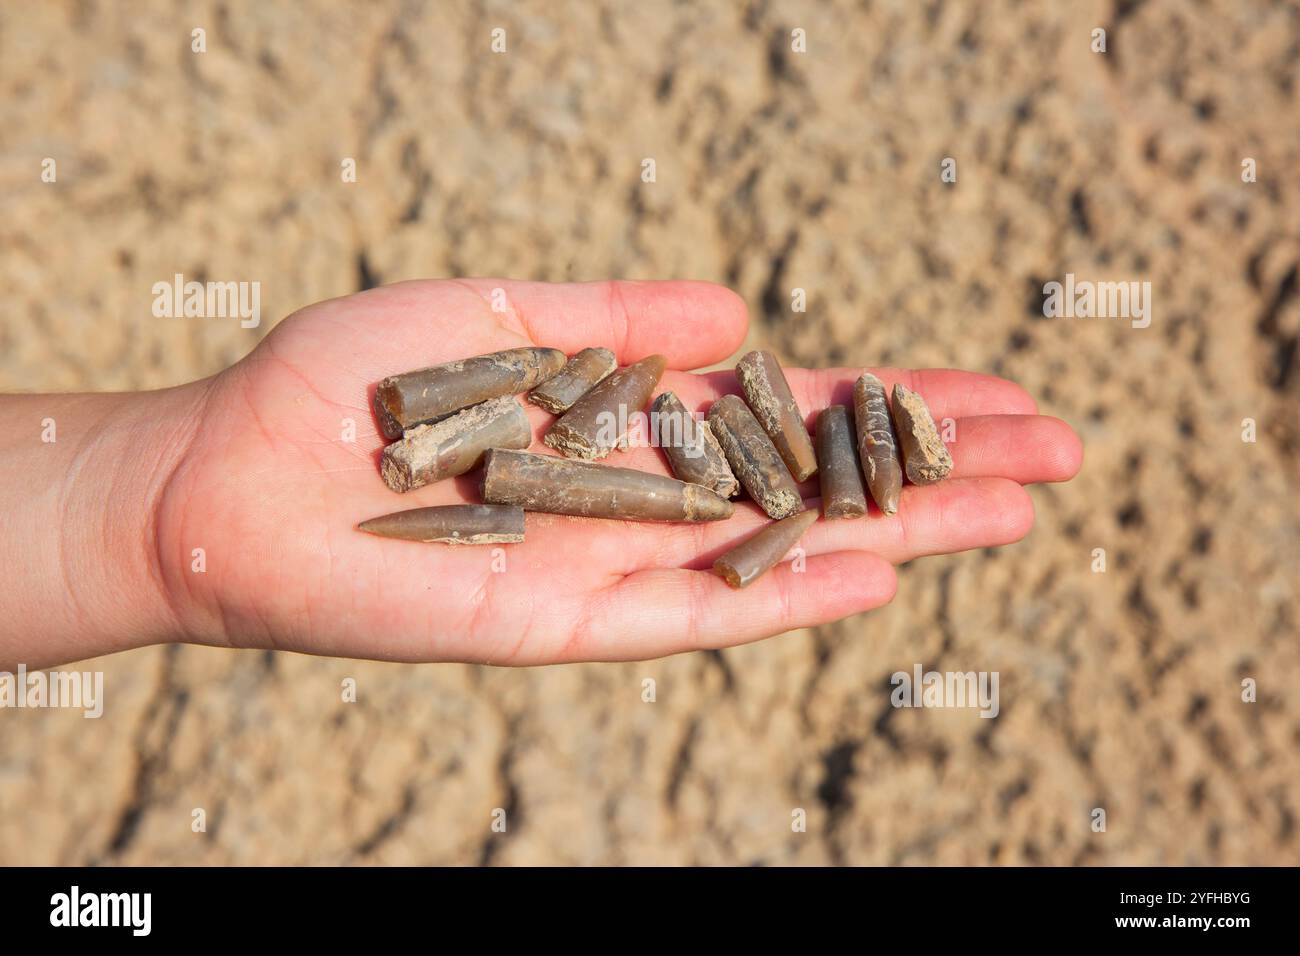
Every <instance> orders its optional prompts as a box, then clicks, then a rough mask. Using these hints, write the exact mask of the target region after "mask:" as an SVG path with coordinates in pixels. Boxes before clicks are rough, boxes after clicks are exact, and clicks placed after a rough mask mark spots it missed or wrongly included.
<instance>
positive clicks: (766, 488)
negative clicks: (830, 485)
mask: <svg viewBox="0 0 1300 956" xmlns="http://www.w3.org/2000/svg"><path fill="white" fill-rule="evenodd" d="M709 425H710V427H711V428H712V429H713V435H714V437H715V438H717V440H718V444H719V445H720V446H722V452H723V454H725V455H726V456H727V462H728V464H730V465H731V470H732V472H733V473H734V474H735V476H736V477H737V478H738V479H740V483H741V484H742V485H744V486H745V490H746V491H747V492H749V496H750V497H751V498H753V499H754V501H756V502H757V503H758V506H759V507H760V508H762V509H763V510H764V511H765V512H767V516H768V517H769V518H786V517H789V516H790V515H792V514H794V513H795V512H798V511H802V510H803V509H804V504H803V498H802V497H801V496H800V494H799V487H798V486H797V485H796V484H795V481H794V478H793V477H791V475H790V469H788V468H787V467H786V466H785V462H784V461H782V460H781V455H780V453H779V452H777V450H776V446H775V445H773V444H772V439H770V438H768V437H767V432H765V431H763V427H762V426H761V425H759V423H758V420H757V419H756V418H754V415H753V413H752V412H751V411H750V410H749V407H748V406H747V405H745V403H744V402H743V401H742V400H741V399H740V398H739V397H738V396H736V395H723V396H722V397H721V398H720V399H718V400H717V401H716V402H714V403H713V407H712V408H710V409H709Z"/></svg>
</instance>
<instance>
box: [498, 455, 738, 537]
mask: <svg viewBox="0 0 1300 956" xmlns="http://www.w3.org/2000/svg"><path fill="white" fill-rule="evenodd" d="M483 500H484V501H486V502H488V503H489V504H503V505H518V506H519V507H521V508H523V509H524V510H525V511H546V512H550V513H551V514H562V515H578V516H580V517H587V518H624V519H627V520H629V521H692V522H694V521H719V520H721V519H723V518H729V517H731V515H732V513H733V511H734V510H735V506H734V505H732V503H731V502H730V501H727V500H726V499H725V498H721V497H719V496H718V495H715V494H714V493H713V492H712V491H710V490H709V489H708V488H705V487H703V486H702V485H692V484H687V483H686V482H684V481H678V480H677V479H676V478H669V477H667V476H666V475H652V474H650V473H649V472H645V471H636V470H634V469H632V468H615V467H613V466H611V465H600V464H596V463H595V462H588V461H570V460H569V459H567V458H561V457H559V456H557V455H537V454H532V453H530V452H525V451H511V450H509V449H501V448H495V449H493V450H492V451H490V452H488V453H487V457H486V460H485V464H484V468H483Z"/></svg>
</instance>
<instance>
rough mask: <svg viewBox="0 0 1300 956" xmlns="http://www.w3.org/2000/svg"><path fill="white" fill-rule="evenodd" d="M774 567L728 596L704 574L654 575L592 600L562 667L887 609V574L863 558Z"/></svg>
mask: <svg viewBox="0 0 1300 956" xmlns="http://www.w3.org/2000/svg"><path fill="white" fill-rule="evenodd" d="M801 566H802V567H803V570H801V571H800V570H795V566H794V564H793V563H789V562H787V563H784V564H780V565H778V566H777V567H775V568H773V569H772V570H771V571H769V572H768V573H767V574H765V575H763V576H762V577H761V578H759V579H758V580H757V581H755V582H754V583H753V584H751V585H750V586H749V587H747V588H744V589H743V590H735V589H733V588H731V587H729V586H728V585H727V584H726V583H725V582H724V581H723V580H722V579H721V578H720V577H718V576H717V575H716V574H714V573H713V572H711V571H689V570H681V569H667V568H664V569H655V570H647V571H639V572H637V573H635V574H631V575H628V576H627V577H625V578H623V579H622V580H621V581H620V582H619V583H618V584H616V585H613V586H612V587H610V588H608V589H606V590H604V591H601V592H598V593H597V594H595V595H593V596H592V597H591V598H590V599H589V602H588V605H587V608H586V613H585V615H584V623H583V624H582V626H581V628H580V629H579V630H578V631H576V632H575V634H574V640H573V641H571V642H570V643H569V644H568V646H567V647H566V648H565V649H564V655H565V656H564V659H565V660H600V661H612V660H643V659H646V658H653V657H663V656H665V655H668V654H678V653H681V652H683V651H694V650H701V649H706V648H718V647H732V646H734V645H736V644H745V643H748V642H750V641H756V640H760V639H762V638H764V637H771V636H772V635H774V634H780V633H783V632H785V631H790V630H794V629H796V628H800V627H812V626H814V625H817V624H825V623H828V622H830V621H837V620H839V619H841V618H844V617H848V616H849V615H851V614H857V613H860V612H862V611H868V610H871V609H873V608H877V607H880V606H881V605H884V604H887V603H888V602H889V601H890V599H891V598H893V596H894V591H895V589H896V587H897V584H898V581H897V578H896V577H895V575H894V569H893V568H891V567H890V566H889V564H888V563H887V562H885V561H884V560H882V559H881V558H878V557H876V556H875V555H871V554H866V553H863V552H847V553H843V554H829V555H823V556H821V557H817V558H812V559H809V560H807V561H806V562H804V563H803V564H802V565H801Z"/></svg>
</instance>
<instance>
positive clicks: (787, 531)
mask: <svg viewBox="0 0 1300 956" xmlns="http://www.w3.org/2000/svg"><path fill="white" fill-rule="evenodd" d="M816 520H817V512H816V511H811V510H810V511H804V512H801V513H799V514H796V515H791V516H790V517H789V518H784V519H782V520H781V521H776V522H773V523H772V524H770V525H768V526H767V527H766V528H764V529H763V530H762V531H759V532H758V533H757V534H755V535H754V536H753V537H752V538H750V539H749V540H748V541H742V542H741V543H740V544H738V545H736V546H735V547H734V548H732V549H731V550H730V551H728V552H727V553H726V554H724V555H722V556H721V557H720V558H718V560H716V561H714V562H713V570H714V571H715V572H716V573H717V574H719V575H721V576H722V578H723V580H725V581H726V582H727V583H728V584H730V585H731V586H732V587H733V588H743V587H747V586H748V585H750V584H752V583H753V582H754V581H755V580H757V579H758V578H759V577H761V576H762V575H763V574H764V573H765V572H766V571H768V570H769V569H771V568H773V567H775V566H776V565H777V564H778V563H779V562H780V561H781V559H782V558H783V557H785V556H786V555H787V554H788V553H789V551H790V549H791V548H793V547H794V546H795V544H797V543H798V541H799V539H800V538H802V537H803V533H804V532H805V531H807V530H808V529H809V528H810V527H812V524H813V522H815V521H816Z"/></svg>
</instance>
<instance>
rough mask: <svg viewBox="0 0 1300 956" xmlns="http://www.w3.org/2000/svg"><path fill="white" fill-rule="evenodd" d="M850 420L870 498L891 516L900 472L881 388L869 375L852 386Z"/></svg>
mask: <svg viewBox="0 0 1300 956" xmlns="http://www.w3.org/2000/svg"><path fill="white" fill-rule="evenodd" d="M853 418H854V421H855V423H856V426H857V433H858V455H859V457H860V458H861V459H862V471H863V473H864V474H865V475H866V478H867V487H868V488H870V489H871V497H872V498H874V499H875V502H876V505H877V507H879V508H880V510H881V511H883V512H884V513H885V514H887V515H892V514H894V513H896V512H897V511H898V496H899V494H900V493H901V492H902V490H903V469H902V466H901V465H899V462H898V445H897V444H896V443H895V441H894V430H893V427H892V426H891V425H890V423H889V402H888V401H887V400H886V399H885V385H884V383H883V382H881V381H880V379H878V378H876V376H874V375H872V374H871V373H870V372H863V373H862V375H861V376H859V377H858V380H857V381H856V382H855V383H854V384H853Z"/></svg>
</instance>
